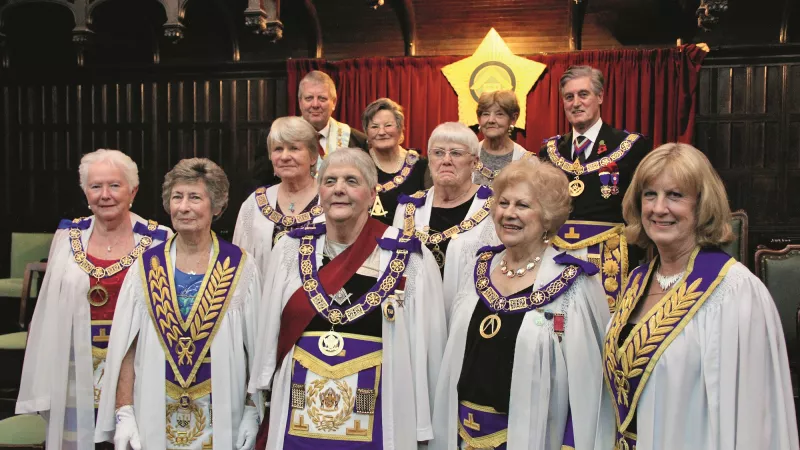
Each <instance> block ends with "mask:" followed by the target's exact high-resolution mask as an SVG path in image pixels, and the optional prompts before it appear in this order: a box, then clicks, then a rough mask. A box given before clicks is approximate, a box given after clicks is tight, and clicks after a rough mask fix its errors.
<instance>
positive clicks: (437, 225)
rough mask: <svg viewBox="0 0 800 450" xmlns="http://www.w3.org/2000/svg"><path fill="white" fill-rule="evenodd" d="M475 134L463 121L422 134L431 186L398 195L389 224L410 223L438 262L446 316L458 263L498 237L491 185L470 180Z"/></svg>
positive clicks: (405, 225)
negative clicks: (425, 135) (407, 194)
mask: <svg viewBox="0 0 800 450" xmlns="http://www.w3.org/2000/svg"><path fill="white" fill-rule="evenodd" d="M477 155H478V138H477V137H476V136H475V133H473V132H472V130H470V129H469V128H467V127H466V126H464V125H463V124H460V123H457V122H446V123H443V124H441V125H439V126H437V127H436V128H435V129H434V130H433V133H431V137H430V139H429V140H428V164H429V166H428V167H429V168H430V171H431V177H432V178H433V187H432V188H430V189H428V190H426V191H419V192H417V193H416V194H413V195H411V196H405V195H403V196H400V198H399V199H398V202H399V205H398V207H397V212H396V213H395V216H394V226H395V227H397V228H401V229H406V228H409V227H412V228H415V229H416V231H417V236H418V237H419V238H420V240H422V242H423V243H424V244H425V245H426V246H427V247H428V249H430V250H431V252H432V253H433V255H434V256H435V257H436V262H437V263H438V264H439V270H440V273H441V275H442V284H443V286H444V288H443V289H444V292H443V294H444V302H445V312H446V314H447V317H450V311H451V308H452V304H453V299H454V298H455V296H456V293H457V292H458V289H459V288H460V287H461V286H463V285H464V283H465V280H464V279H462V274H463V272H464V269H465V268H467V267H469V266H470V265H471V264H472V261H474V259H475V252H476V251H477V250H478V249H479V248H481V247H483V246H484V245H496V244H498V243H499V241H498V240H497V235H496V234H495V230H494V226H493V225H492V221H491V218H490V217H489V215H490V214H489V209H490V208H491V206H492V201H493V200H492V197H491V189H489V188H488V187H485V186H479V185H477V184H474V183H473V182H472V172H473V170H474V168H475V164H476V163H477V162H478V157H477Z"/></svg>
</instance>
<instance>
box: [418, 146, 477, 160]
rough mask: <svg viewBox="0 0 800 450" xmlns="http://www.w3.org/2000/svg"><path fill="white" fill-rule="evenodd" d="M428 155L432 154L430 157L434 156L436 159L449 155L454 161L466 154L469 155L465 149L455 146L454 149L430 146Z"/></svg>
mask: <svg viewBox="0 0 800 450" xmlns="http://www.w3.org/2000/svg"><path fill="white" fill-rule="evenodd" d="M428 155H430V156H432V157H434V158H436V159H444V157H445V156H446V155H450V158H452V159H453V160H454V161H456V160H459V159H461V158H464V157H466V156H467V155H469V152H467V151H466V150H461V149H458V148H455V149H452V150H445V149H443V148H432V149H431V150H430V151H429V152H428Z"/></svg>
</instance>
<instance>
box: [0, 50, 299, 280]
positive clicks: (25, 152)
mask: <svg viewBox="0 0 800 450" xmlns="http://www.w3.org/2000/svg"><path fill="white" fill-rule="evenodd" d="M90 75H91V79H92V81H88V80H89V78H90V77H89V76H90ZM104 75H105V76H104ZM104 78H105V79H104ZM125 78H127V79H128V80H126V79H125ZM134 80H137V81H134ZM4 81H5V83H3V84H2V87H1V88H0V107H1V108H2V115H3V117H2V124H0V126H2V129H1V130H0V132H1V133H2V161H3V169H2V171H3V181H2V184H3V194H2V196H3V197H2V199H3V204H2V214H3V217H4V220H3V221H2V230H0V236H2V240H0V255H8V254H9V253H8V251H9V244H10V242H9V239H10V232H11V231H40V232H52V231H53V230H54V228H55V227H56V226H57V224H58V220H59V219H60V218H64V217H67V218H69V217H77V216H81V215H88V214H89V211H88V209H87V206H86V200H85V197H84V195H83V193H82V192H81V190H80V188H79V187H78V166H79V164H80V158H81V156H82V154H84V153H86V152H89V151H92V150H94V149H97V148H116V149H120V150H122V151H124V152H125V153H127V154H128V155H130V156H131V158H133V160H134V161H136V163H137V164H138V165H139V178H140V188H139V193H138V194H137V196H136V200H135V202H134V205H133V208H132V210H133V211H134V212H136V213H137V214H140V215H141V216H143V217H146V218H153V219H155V220H158V221H159V222H163V223H167V224H168V223H169V219H168V216H167V214H166V213H165V212H164V210H163V208H162V206H161V183H162V181H163V179H164V174H165V173H166V172H167V171H168V170H169V169H170V168H172V166H173V165H174V164H175V163H176V162H177V161H178V160H180V159H182V158H189V157H194V156H198V157H207V158H210V159H212V160H214V161H215V162H217V163H218V164H220V165H221V166H222V167H223V169H225V171H226V172H227V174H228V176H229V178H230V180H231V196H230V207H229V210H228V212H227V213H226V214H224V215H223V217H222V218H221V219H220V221H219V222H218V223H217V224H215V229H217V230H218V231H221V232H222V233H223V235H226V236H228V237H230V235H231V234H232V232H233V225H234V223H235V221H236V214H237V213H238V210H239V205H240V204H241V202H242V201H243V200H244V195H245V191H246V190H247V189H249V186H246V185H247V184H248V183H249V182H250V181H251V180H250V179H249V176H250V170H251V168H252V165H253V161H254V160H255V156H256V155H255V152H258V151H261V149H262V148H263V136H262V134H263V131H264V130H265V129H266V127H267V125H268V123H269V122H271V121H272V120H273V119H274V118H275V117H279V116H283V115H286V110H287V108H286V74H285V66H284V65H283V64H282V63H279V64H276V65H269V66H264V65H262V66H261V67H258V68H256V69H254V70H252V71H250V72H246V73H243V72H242V71H237V73H231V72H227V71H224V70H221V71H217V73H214V72H213V71H203V72H202V73H195V74H192V73H187V74H180V73H155V74H154V73H149V74H135V73H129V74H126V75H125V76H124V77H121V76H119V75H118V74H117V73H114V74H111V73H109V74H97V73H93V74H89V73H86V74H85V75H84V76H83V77H77V78H75V79H74V80H72V81H63V82H58V83H48V82H35V81H26V80H24V79H23V80H4ZM2 259H3V261H2V265H0V273H8V272H7V271H8V267H7V265H8V259H7V258H2Z"/></svg>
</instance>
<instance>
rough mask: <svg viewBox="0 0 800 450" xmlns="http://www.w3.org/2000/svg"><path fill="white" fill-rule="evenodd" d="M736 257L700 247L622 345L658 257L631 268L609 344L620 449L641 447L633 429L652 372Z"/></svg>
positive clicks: (609, 380)
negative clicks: (625, 327)
mask: <svg viewBox="0 0 800 450" xmlns="http://www.w3.org/2000/svg"><path fill="white" fill-rule="evenodd" d="M735 262H736V260H735V259H733V258H731V257H730V256H729V255H728V254H727V253H725V252H723V251H721V250H719V249H707V250H701V249H700V248H699V247H698V248H696V249H695V250H694V252H692V255H691V257H690V258H689V264H688V266H687V268H686V275H684V277H683V279H682V280H681V281H680V282H679V283H677V284H676V285H675V286H673V287H672V289H670V290H669V292H667V293H666V294H665V295H664V298H662V299H661V300H660V301H659V303H658V304H657V305H656V306H655V307H653V308H652V310H651V311H650V313H649V314H648V316H646V317H645V318H643V319H642V320H641V321H640V322H639V323H638V324H636V326H635V327H634V329H633V331H631V333H630V335H629V336H628V338H627V339H626V340H625V342H623V344H622V345H621V346H619V347H618V346H617V342H618V341H619V336H620V333H621V331H622V328H623V327H624V326H625V324H627V323H628V318H629V317H630V315H631V312H633V310H634V308H636V304H637V303H638V302H639V299H641V298H642V296H643V294H644V293H645V291H646V290H647V286H648V281H649V280H650V277H651V275H652V274H653V272H654V271H655V268H656V263H657V259H654V260H653V261H652V262H651V263H650V265H649V266H639V267H637V268H636V269H635V270H634V271H633V272H631V275H630V280H629V282H628V285H627V286H626V288H625V291H624V294H623V297H622V301H621V303H620V305H619V309H618V310H617V312H616V313H615V314H614V316H613V317H612V319H611V328H610V329H609V331H608V334H607V335H606V340H605V344H604V346H603V376H604V378H605V381H606V387H607V388H608V389H609V391H610V393H611V396H612V397H613V399H612V400H613V402H614V409H615V412H616V419H617V437H616V444H615V445H616V447H615V448H621V449H628V448H629V449H633V448H635V446H636V434H635V433H634V432H631V431H628V430H627V428H628V426H629V425H630V423H631V420H632V419H633V417H634V414H635V412H636V406H637V404H638V402H639V399H640V398H641V395H642V391H643V390H644V388H645V386H646V385H647V380H648V378H649V377H650V374H651V373H652V372H653V369H654V368H655V366H656V364H657V363H658V360H659V358H660V357H661V355H662V354H663V353H664V351H666V349H667V347H668V346H669V344H670V343H671V342H672V341H673V340H674V339H675V337H676V336H677V335H678V334H680V333H681V331H682V330H683V328H684V327H686V324H687V323H689V321H690V320H692V318H693V317H694V315H695V314H696V313H697V311H698V310H699V309H700V307H702V306H703V304H704V303H705V301H706V300H707V299H708V297H709V296H710V295H711V293H712V292H714V289H716V287H717V286H718V285H719V283H720V282H721V281H722V279H723V278H724V277H725V274H726V273H727V272H728V269H729V268H730V267H731V266H732V265H733V264H734V263H735Z"/></svg>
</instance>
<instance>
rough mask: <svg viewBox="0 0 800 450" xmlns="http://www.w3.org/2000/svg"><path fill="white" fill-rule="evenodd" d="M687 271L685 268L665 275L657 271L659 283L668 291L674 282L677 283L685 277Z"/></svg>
mask: <svg viewBox="0 0 800 450" xmlns="http://www.w3.org/2000/svg"><path fill="white" fill-rule="evenodd" d="M685 272H686V270H683V271H682V272H680V273H676V274H675V275H670V276H664V275H661V273H660V272H658V271H656V281H657V282H658V285H659V286H661V290H662V291H664V292H666V291H668V290H669V288H671V287H672V285H673V284H675V283H677V282H678V280H680V279H681V278H683V274H684V273H685Z"/></svg>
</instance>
